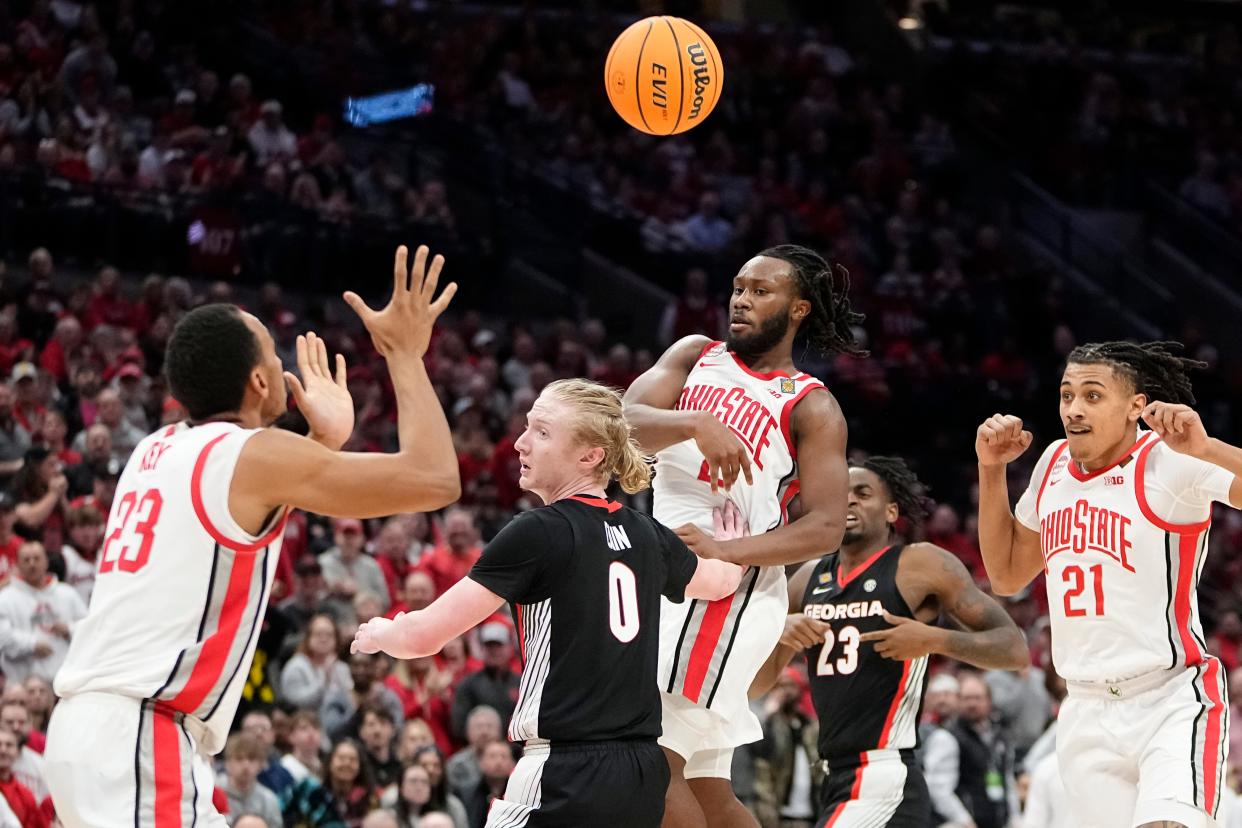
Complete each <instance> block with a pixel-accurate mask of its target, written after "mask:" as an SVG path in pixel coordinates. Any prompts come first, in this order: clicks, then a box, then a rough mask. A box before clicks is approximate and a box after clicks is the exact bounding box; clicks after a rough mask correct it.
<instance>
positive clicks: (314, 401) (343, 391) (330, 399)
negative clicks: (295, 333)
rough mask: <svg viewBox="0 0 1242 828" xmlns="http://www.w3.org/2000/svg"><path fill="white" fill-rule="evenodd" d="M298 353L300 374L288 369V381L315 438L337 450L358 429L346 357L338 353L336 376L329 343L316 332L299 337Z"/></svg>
mask: <svg viewBox="0 0 1242 828" xmlns="http://www.w3.org/2000/svg"><path fill="white" fill-rule="evenodd" d="M297 352H298V374H293V373H292V372H290V371H286V372H285V383H286V384H287V385H288V386H289V392H290V393H291V394H293V399H294V401H295V402H296V403H297V406H298V410H299V411H301V412H302V415H303V416H304V417H306V422H307V424H308V425H309V426H310V437H311V439H312V440H315V441H317V442H319V443H322V444H323V445H325V446H327V447H328V448H331V449H333V450H337V449H339V448H340V447H341V446H343V445H345V442H346V441H347V440H349V435H351V434H353V432H354V400H353V397H351V396H350V394H349V386H348V384H347V383H346V376H345V357H344V356H342V355H341V354H337V355H336V376H335V377H333V376H332V368H331V366H330V365H329V363H328V349H327V346H325V345H324V342H323V340H322V339H320V338H319V337H318V336H316V335H315V332H314V331H309V332H307V333H306V334H305V335H303V336H299V337H298V342H297ZM299 374H300V375H301V379H299V378H298V375H299Z"/></svg>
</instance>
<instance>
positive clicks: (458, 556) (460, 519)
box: [418, 508, 483, 595]
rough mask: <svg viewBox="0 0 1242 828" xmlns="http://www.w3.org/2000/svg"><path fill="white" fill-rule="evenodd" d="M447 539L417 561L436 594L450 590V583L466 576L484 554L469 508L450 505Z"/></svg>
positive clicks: (445, 535)
mask: <svg viewBox="0 0 1242 828" xmlns="http://www.w3.org/2000/svg"><path fill="white" fill-rule="evenodd" d="M444 539H445V543H444V544H442V545H439V546H437V547H436V548H435V549H434V550H433V551H432V553H431V554H430V555H427V556H426V557H425V558H423V560H422V561H420V562H419V564H418V568H419V569H420V570H422V571H423V572H426V573H427V574H428V575H430V576H431V580H432V582H433V583H434V584H435V585H436V594H437V595H443V594H444V593H445V592H448V590H449V587H451V586H452V585H453V584H455V583H457V582H458V581H460V580H461V579H462V578H464V577H466V573H468V572H469V571H470V567H472V566H474V565H475V563H476V562H477V561H478V560H479V556H480V555H482V554H483V546H482V544H480V543H479V533H478V530H476V529H475V526H474V515H473V514H471V513H470V512H469V511H467V510H466V509H460V508H458V509H450V510H449V511H448V513H447V514H446V515H445V517H444Z"/></svg>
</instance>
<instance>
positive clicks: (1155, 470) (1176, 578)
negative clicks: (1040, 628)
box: [1015, 431, 1234, 683]
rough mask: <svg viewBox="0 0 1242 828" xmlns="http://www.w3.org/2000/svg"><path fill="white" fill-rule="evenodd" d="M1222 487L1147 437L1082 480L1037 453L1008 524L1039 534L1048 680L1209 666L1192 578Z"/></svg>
mask: <svg viewBox="0 0 1242 828" xmlns="http://www.w3.org/2000/svg"><path fill="white" fill-rule="evenodd" d="M1233 477H1234V476H1233V474H1232V473H1231V472H1229V471H1228V470H1226V469H1222V468H1220V467H1219V466H1214V465H1212V464H1211V463H1206V462H1204V461H1202V460H1197V459H1195V458H1193V457H1189V456H1187V455H1184V454H1179V453H1178V452H1176V451H1174V450H1173V449H1170V448H1169V447H1168V446H1167V445H1165V443H1164V442H1163V441H1161V440H1160V438H1159V437H1157V436H1156V435H1155V434H1153V433H1152V432H1150V431H1141V432H1139V437H1138V441H1137V442H1136V443H1135V444H1134V447H1133V448H1132V449H1131V450H1130V451H1129V452H1128V453H1127V454H1126V456H1125V457H1123V458H1122V459H1121V460H1120V461H1118V462H1117V463H1115V464H1113V465H1112V466H1110V467H1108V468H1105V469H1100V470H1098V471H1095V472H1091V473H1085V472H1083V471H1082V469H1081V467H1080V466H1079V465H1078V464H1077V463H1074V462H1072V461H1071V459H1070V456H1069V452H1068V450H1067V446H1066V442H1065V441H1064V440H1060V441H1058V442H1056V443H1053V444H1052V445H1051V446H1049V447H1048V448H1047V449H1046V450H1045V451H1044V453H1043V456H1042V457H1041V458H1040V460H1039V462H1038V463H1037V464H1036V466H1035V470H1034V472H1033V473H1032V475H1031V482H1030V485H1029V486H1028V488H1027V490H1026V492H1025V493H1024V494H1023V495H1022V498H1021V499H1020V500H1019V502H1018V506H1017V508H1016V509H1015V516H1016V517H1017V519H1018V521H1019V522H1021V523H1022V525H1023V526H1026V527H1027V528H1028V529H1031V530H1033V531H1035V532H1039V534H1040V542H1041V546H1042V547H1043V554H1044V573H1045V575H1046V577H1047V581H1048V609H1049V614H1050V616H1051V620H1052V661H1053V665H1054V666H1055V667H1056V671H1057V673H1059V674H1060V675H1061V676H1062V677H1063V678H1065V679H1067V680H1069V681H1079V682H1096V683H1112V682H1118V681H1123V680H1125V679H1129V678H1134V677H1136V676H1140V675H1143V674H1145V673H1150V672H1153V671H1157V670H1171V669H1175V668H1181V667H1193V666H1195V665H1197V664H1200V663H1202V662H1203V661H1204V660H1205V659H1207V658H1208V652H1207V646H1206V643H1205V642H1204V638H1203V628H1202V626H1201V624H1200V622H1199V601H1198V596H1197V591H1198V584H1199V575H1200V573H1201V572H1202V571H1203V562H1204V559H1205V558H1206V556H1207V547H1208V530H1209V528H1210V527H1211V517H1212V503H1213V501H1217V502H1222V503H1228V502H1229V487H1230V485H1232V483H1233Z"/></svg>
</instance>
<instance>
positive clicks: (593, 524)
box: [352, 380, 742, 828]
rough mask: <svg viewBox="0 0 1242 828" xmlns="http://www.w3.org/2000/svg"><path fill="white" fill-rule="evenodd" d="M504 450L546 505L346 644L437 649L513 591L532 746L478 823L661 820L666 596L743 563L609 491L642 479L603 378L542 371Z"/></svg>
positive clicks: (690, 591)
mask: <svg viewBox="0 0 1242 828" xmlns="http://www.w3.org/2000/svg"><path fill="white" fill-rule="evenodd" d="M514 447H515V448H516V449H517V452H518V459H519V461H520V462H521V476H520V478H519V481H518V482H519V485H520V486H521V487H522V488H523V489H524V490H526V491H529V492H534V493H535V494H536V495H538V496H539V498H540V499H541V500H542V501H543V502H544V503H545V504H547V505H545V506H543V507H542V508H538V509H533V510H531V511H529V512H526V513H524V514H522V515H519V516H518V517H516V518H514V519H513V521H512V522H510V523H509V525H508V526H506V527H505V528H504V529H503V530H502V531H501V532H500V534H498V535H497V536H496V537H495V538H494V539H493V540H492V542H491V543H489V544H488V545H487V547H486V548H485V549H484V550H483V556H482V557H481V558H480V559H479V561H478V563H476V564H475V565H474V568H473V569H471V571H470V574H469V575H468V576H467V577H466V578H464V579H463V580H461V581H459V582H458V583H457V584H456V585H454V586H453V587H451V588H450V589H449V590H448V591H447V592H445V593H444V595H443V596H441V597H440V598H439V599H438V600H436V601H435V602H434V603H432V604H431V606H429V607H427V608H426V609H424V610H418V611H416V612H412V613H408V614H404V613H403V614H401V615H399V616H397V618H396V619H394V620H389V619H387V618H376V619H373V620H371V621H369V622H367V623H366V624H364V625H363V626H362V627H361V628H360V629H359V630H358V634H357V637H356V639H355V641H354V644H353V645H352V649H353V650H355V651H357V650H361V651H363V652H375V651H376V650H384V651H385V652H387V653H389V654H391V655H394V656H397V657H398V658H416V657H419V656H425V655H431V654H433V653H436V652H438V651H439V650H440V648H441V647H443V646H444V644H445V642H447V641H449V640H450V639H452V638H455V637H457V636H458V635H461V634H462V633H463V632H465V631H466V630H468V629H470V628H471V627H473V626H474V625H476V624H478V623H480V622H482V621H483V620H484V619H485V618H487V617H488V616H490V615H491V614H492V613H494V612H496V610H498V609H499V608H500V607H501V606H502V605H504V604H505V603H508V604H509V605H510V606H511V608H512V610H513V616H514V618H516V619H517V621H518V637H519V639H520V643H521V645H522V658H523V663H524V664H525V669H524V670H523V671H522V684H521V687H520V688H519V692H518V701H517V709H516V710H515V711H514V714H513V719H512V721H511V722H510V724H509V738H510V739H511V740H513V741H522V740H524V741H525V742H526V751H525V754H524V755H523V757H522V760H521V761H520V762H518V765H517V768H516V769H515V770H514V772H513V775H512V776H511V777H510V778H509V784H508V787H507V788H506V790H505V795H504V798H503V799H498V800H496V801H495V802H494V803H493V806H492V808H491V811H490V812H489V815H488V820H487V825H488V826H490V828H518V826H526V825H529V826H563V828H571V826H572V828H581V826H587V825H592V826H594V825H608V826H621V828H655V826H657V825H659V824H660V819H661V816H662V815H663V812H664V791H665V789H666V788H667V786H668V773H669V771H668V764H667V763H666V762H665V760H664V755H663V754H662V753H661V752H660V750H659V748H658V747H657V746H656V741H655V740H656V737H658V736H659V735H660V700H659V696H658V693H657V690H656V662H657V657H658V654H659V628H660V625H659V613H660V603H661V602H660V597H661V596H664V597H666V598H668V599H669V600H670V601H673V602H676V603H680V602H681V601H683V600H684V598H686V597H689V598H692V599H700V600H709V601H710V600H714V599H717V598H720V597H721V596H723V595H728V594H730V593H732V592H733V591H734V590H735V589H737V585H738V582H739V580H740V579H741V577H742V569H741V567H738V566H735V565H733V564H727V563H724V562H723V561H712V560H700V559H699V558H696V557H695V556H694V554H693V553H692V552H691V551H690V550H689V549H688V548H687V547H686V545H685V544H684V543H682V542H681V541H680V540H679V539H678V537H677V535H675V534H674V533H673V532H672V531H671V530H669V529H666V528H665V527H664V526H662V525H660V524H659V523H657V522H656V521H655V520H653V519H652V518H650V517H648V516H647V515H645V514H643V513H641V512H636V511H634V510H633V509H630V508H627V507H625V506H622V505H621V504H620V503H616V502H614V501H611V500H608V499H607V497H606V495H605V489H606V488H607V486H608V484H609V483H610V482H611V481H612V480H613V479H614V478H619V479H620V481H621V486H622V488H623V489H625V490H626V491H628V492H631V493H632V492H637V491H639V490H641V489H645V488H646V487H647V485H648V479H649V477H650V474H649V469H648V466H647V463H646V461H645V458H644V457H643V456H642V454H641V453H640V452H639V450H638V447H637V446H636V445H635V443H634V441H633V439H632V438H631V436H630V427H629V425H628V424H627V423H626V422H625V419H624V417H623V416H622V412H621V398H620V396H619V395H618V394H617V392H616V391H613V390H612V389H611V388H607V387H605V386H602V385H598V384H596V383H592V382H587V381H586V380H561V381H560V382H554V383H552V384H551V385H549V386H548V387H547V388H545V389H544V391H543V393H542V394H540V395H539V399H538V400H536V401H535V404H534V406H533V407H532V408H531V410H530V413H529V415H528V416H527V426H526V431H524V432H523V433H522V435H521V436H520V437H519V438H518V439H517V442H516V443H515V446H514ZM739 525H740V520H739V515H738V512H737V509H736V508H733V507H730V506H729V505H728V504H726V506H725V508H724V509H718V510H716V526H715V528H716V531H717V534H718V535H719V536H720V537H721V538H722V539H729V538H736V537H739V536H740V535H741V532H740V531H739V529H738V526H739Z"/></svg>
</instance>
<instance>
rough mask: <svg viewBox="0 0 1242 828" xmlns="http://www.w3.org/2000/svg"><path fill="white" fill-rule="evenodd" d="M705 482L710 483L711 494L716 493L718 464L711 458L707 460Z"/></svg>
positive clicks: (718, 474)
mask: <svg viewBox="0 0 1242 828" xmlns="http://www.w3.org/2000/svg"><path fill="white" fill-rule="evenodd" d="M707 477H708V480H707V482H708V483H710V484H711V487H712V494H716V481H717V480H718V479H719V478H720V464H719V463H716V462H714V461H712V460H709V461H707Z"/></svg>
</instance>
